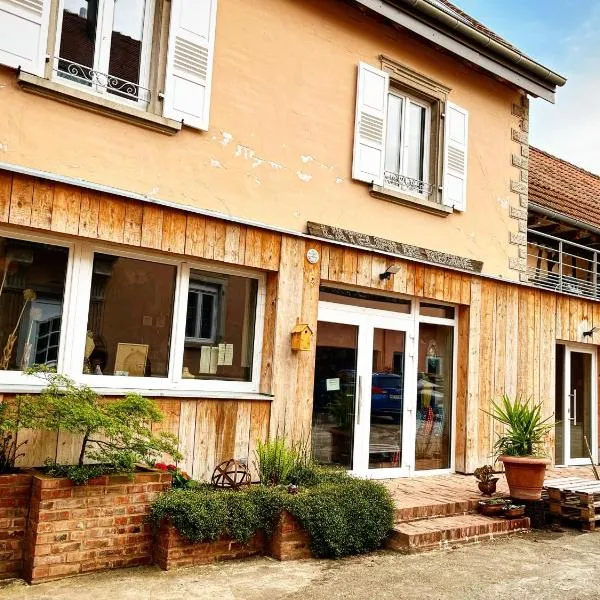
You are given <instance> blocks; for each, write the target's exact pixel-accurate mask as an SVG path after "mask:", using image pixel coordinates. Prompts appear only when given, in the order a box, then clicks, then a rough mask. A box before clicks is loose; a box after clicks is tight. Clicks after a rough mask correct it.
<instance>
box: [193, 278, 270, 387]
mask: <svg viewBox="0 0 600 600" xmlns="http://www.w3.org/2000/svg"><path fill="white" fill-rule="evenodd" d="M257 298H258V281H257V280H256V279H255V278H252V277H244V276H241V275H233V274H225V273H215V272H208V271H201V270H197V269H191V270H190V274H189V284H188V290H187V306H186V318H185V343H184V349H183V364H182V371H181V377H182V380H185V381H189V380H194V379H195V380H223V381H238V382H249V381H251V380H252V376H253V363H254V347H255V323H256V307H257Z"/></svg>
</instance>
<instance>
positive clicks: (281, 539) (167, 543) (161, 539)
mask: <svg viewBox="0 0 600 600" xmlns="http://www.w3.org/2000/svg"><path fill="white" fill-rule="evenodd" d="M257 554H268V555H270V556H272V557H273V558H276V559H277V560H295V559H298V558H311V557H312V552H311V551H310V537H309V535H308V533H306V532H305V531H304V530H303V529H302V527H301V526H300V524H299V523H298V521H296V519H294V517H292V515H290V514H289V513H287V512H283V513H282V514H281V515H280V517H279V521H278V522H277V526H276V527H275V530H274V532H273V535H272V536H271V538H270V539H266V538H265V535H264V533H263V532H262V531H261V532H258V533H257V534H256V535H254V536H253V537H252V538H251V539H250V541H249V542H248V544H240V543H239V542H236V541H234V540H231V539H230V538H228V537H225V536H222V537H220V538H219V539H218V540H215V541H214V542H202V543H194V542H188V541H187V540H186V539H184V538H183V537H182V536H181V535H179V532H178V531H177V529H175V527H173V526H172V525H171V524H170V523H168V522H164V523H163V524H162V525H161V527H160V529H159V530H158V531H157V533H156V537H155V540H154V562H155V564H157V565H158V566H159V567H160V568H161V569H163V570H165V571H169V570H170V569H176V568H177V567H191V566H193V565H204V564H208V563H212V562H217V561H220V560H232V559H235V558H246V557H248V556H254V555H257Z"/></svg>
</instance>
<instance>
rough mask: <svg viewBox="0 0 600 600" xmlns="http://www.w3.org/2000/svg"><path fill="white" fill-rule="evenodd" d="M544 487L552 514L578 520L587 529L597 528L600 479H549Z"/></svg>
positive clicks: (599, 513)
mask: <svg viewBox="0 0 600 600" xmlns="http://www.w3.org/2000/svg"><path fill="white" fill-rule="evenodd" d="M544 489H545V490H546V492H547V494H548V499H547V503H548V509H549V512H550V514H552V515H553V516H555V517H559V518H561V519H568V520H570V521H577V522H578V523H579V525H580V527H581V528H582V529H585V530H586V531H593V530H594V529H595V528H596V523H597V522H598V521H600V481H596V480H594V479H582V478H580V477H565V478H562V479H548V480H546V481H545V482H544ZM599 526H600V525H599Z"/></svg>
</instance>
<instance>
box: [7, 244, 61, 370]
mask: <svg viewBox="0 0 600 600" xmlns="http://www.w3.org/2000/svg"><path fill="white" fill-rule="evenodd" d="M68 259H69V249H68V248H66V247H62V246H56V245H53V244H45V243H40V242H33V241H28V240H23V239H14V238H9V237H0V269H1V270H0V370H3V371H22V370H24V369H26V368H28V367H31V366H33V365H34V364H40V365H46V366H48V367H56V366H57V365H58V361H59V349H60V341H61V327H62V315H63V305H64V299H65V287H66V278H67V268H68Z"/></svg>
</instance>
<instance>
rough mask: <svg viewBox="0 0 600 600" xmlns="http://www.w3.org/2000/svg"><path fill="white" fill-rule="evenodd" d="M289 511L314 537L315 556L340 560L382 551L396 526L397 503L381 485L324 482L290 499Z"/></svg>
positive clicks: (346, 481) (369, 482)
mask: <svg viewBox="0 0 600 600" xmlns="http://www.w3.org/2000/svg"><path fill="white" fill-rule="evenodd" d="M290 498H291V501H289V502H288V503H287V508H288V510H289V512H290V513H291V514H292V515H293V516H294V517H296V518H297V519H298V520H299V521H300V523H301V524H302V526H303V528H304V529H305V530H306V531H307V532H308V533H309V534H310V536H311V550H312V552H313V554H314V555H315V556H318V557H324V558H340V557H342V556H347V555H351V554H361V553H364V552H370V551H372V550H375V549H377V548H379V546H380V545H381V543H382V542H383V541H384V540H385V538H386V537H387V535H388V533H389V532H390V530H391V529H392V527H393V525H394V503H393V501H392V498H391V496H390V494H389V492H388V490H387V489H386V488H385V487H384V486H383V485H382V484H380V483H377V482H374V481H369V480H360V479H354V478H352V477H347V479H345V480H342V481H338V482H336V483H324V484H321V485H318V486H316V487H314V488H309V489H308V490H306V492H305V493H303V494H298V495H296V496H291V497H290Z"/></svg>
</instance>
